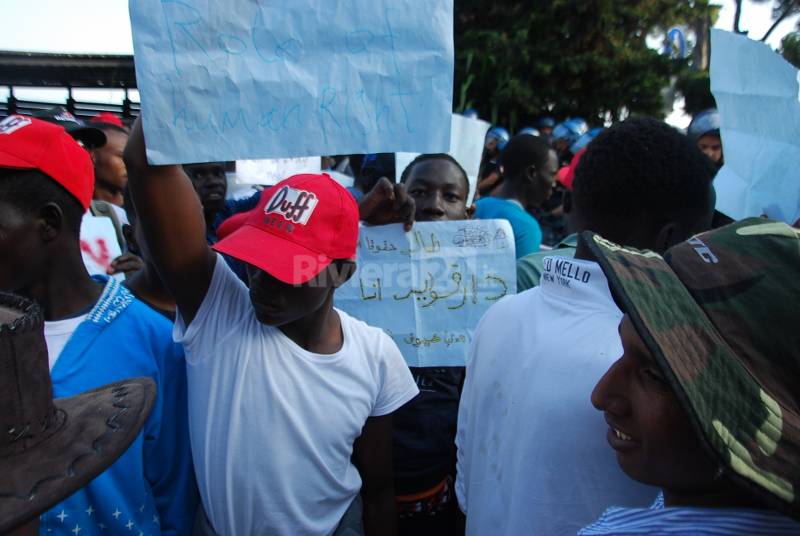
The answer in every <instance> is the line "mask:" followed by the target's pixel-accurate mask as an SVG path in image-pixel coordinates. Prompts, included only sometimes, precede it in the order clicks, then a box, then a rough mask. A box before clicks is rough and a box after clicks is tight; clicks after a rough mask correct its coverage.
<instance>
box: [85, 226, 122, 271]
mask: <svg viewBox="0 0 800 536" xmlns="http://www.w3.org/2000/svg"><path fill="white" fill-rule="evenodd" d="M80 247H81V256H82V257H83V264H84V265H85V266H86V270H87V271H88V272H89V275H97V274H101V275H106V270H107V269H108V267H109V266H110V265H111V261H113V260H114V259H116V258H117V257H119V256H120V255H121V254H122V250H121V249H120V247H119V242H118V241H117V233H116V231H115V230H114V224H113V223H112V222H111V218H106V217H96V216H92V215H91V214H90V213H88V212H87V213H86V214H84V215H83V220H81V237H80ZM115 277H116V278H117V279H119V280H120V281H122V280H123V279H125V274H118V275H116V276H115Z"/></svg>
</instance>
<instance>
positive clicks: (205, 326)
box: [172, 254, 253, 363]
mask: <svg viewBox="0 0 800 536" xmlns="http://www.w3.org/2000/svg"><path fill="white" fill-rule="evenodd" d="M252 314H253V306H252V305H251V303H250V293H249V291H248V290H247V287H246V286H245V284H244V283H243V282H242V281H241V279H239V278H238V277H237V276H236V274H235V273H234V272H233V270H231V269H230V267H229V266H228V263H227V262H225V259H223V258H222V256H221V255H220V254H217V261H216V264H215V265H214V275H213V276H212V277H211V283H210V284H209V286H208V292H206V296H205V298H204V299H203V303H202V304H200V308H199V309H198V310H197V314H196V315H195V317H194V320H192V323H191V324H189V326H186V324H185V322H184V320H183V317H182V316H181V314H180V311H178V314H177V317H176V318H175V327H174V329H173V332H172V337H173V339H174V340H175V342H178V343H181V344H183V346H184V348H185V349H186V361H187V362H190V363H193V362H194V363H196V362H197V361H199V360H201V359H202V358H203V357H205V356H206V355H211V354H214V353H215V352H213V351H210V350H211V349H212V348H214V347H215V346H217V345H218V344H219V343H220V341H222V340H224V339H225V338H226V337H227V336H229V335H230V334H231V333H233V332H235V330H236V327H237V326H240V325H241V322H242V320H243V319H244V318H245V317H246V316H247V315H252Z"/></svg>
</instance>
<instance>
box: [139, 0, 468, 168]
mask: <svg viewBox="0 0 800 536" xmlns="http://www.w3.org/2000/svg"><path fill="white" fill-rule="evenodd" d="M130 11H131V23H132V27H133V40H134V50H135V55H136V75H137V80H138V83H139V91H140V93H141V98H142V111H143V117H144V127H145V136H146V139H147V149H148V158H149V159H150V160H151V162H153V163H156V164H166V163H177V162H181V163H184V162H201V161H211V160H240V159H256V158H279V157H280V158H283V157H293V156H316V155H320V154H348V153H374V152H394V151H416V152H442V151H445V150H446V149H447V148H448V147H449V135H450V132H449V125H450V112H451V110H452V92H453V0H372V1H369V2H363V1H361V2H357V1H355V0H349V1H348V0H344V1H342V0H293V1H292V2H278V1H277V0H227V1H225V2H214V1H211V0H183V1H179V0H137V1H136V2H131V3H130ZM432 124H441V125H444V128H441V129H440V128H435V129H434V128H429V127H430V125H432Z"/></svg>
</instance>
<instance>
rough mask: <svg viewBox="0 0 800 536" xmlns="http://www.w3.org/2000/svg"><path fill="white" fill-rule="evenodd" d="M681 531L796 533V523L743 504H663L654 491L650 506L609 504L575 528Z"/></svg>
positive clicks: (594, 533)
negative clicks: (638, 506) (591, 518)
mask: <svg viewBox="0 0 800 536" xmlns="http://www.w3.org/2000/svg"><path fill="white" fill-rule="evenodd" d="M639 534H642V535H644V534H647V535H648V536H667V535H670V536H672V535H679V534H680V535H684V534H691V535H692V536H729V535H737V534H738V535H745V534H746V535H748V536H749V535H752V534H758V535H759V536H772V535H784V534H794V535H797V534H800V523H798V522H797V521H794V520H793V519H791V518H790V517H787V516H785V515H783V514H780V513H779V512H775V511H772V510H756V509H745V508H692V507H684V506H681V507H671V508H664V495H663V494H662V493H659V494H658V497H657V498H656V501H655V502H654V503H653V505H652V506H650V508H622V507H616V506H615V507H613V508H609V509H608V510H606V511H605V512H604V513H603V515H602V516H600V519H598V520H597V521H595V522H594V523H592V524H591V525H589V526H587V527H584V528H583V529H581V530H580V531H579V532H578V536H598V535H603V536H609V535H617V536H623V535H624V536H633V535H639Z"/></svg>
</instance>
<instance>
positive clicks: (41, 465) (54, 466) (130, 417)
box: [0, 378, 156, 534]
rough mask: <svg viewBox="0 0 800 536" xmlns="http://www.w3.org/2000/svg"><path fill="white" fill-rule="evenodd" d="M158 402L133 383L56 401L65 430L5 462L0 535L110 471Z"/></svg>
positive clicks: (147, 383) (146, 383) (151, 385)
mask: <svg viewBox="0 0 800 536" xmlns="http://www.w3.org/2000/svg"><path fill="white" fill-rule="evenodd" d="M155 399H156V386H155V382H154V381H153V380H152V379H151V378H132V379H128V380H123V381H119V382H115V383H112V384H109V385H105V386H103V387H100V388H98V389H94V390H92V391H87V392H85V393H82V394H80V395H77V396H73V397H69V398H60V399H56V400H54V401H53V402H54V404H55V406H56V409H57V411H58V413H59V414H60V416H59V420H58V421H57V422H59V423H60V426H61V428H59V429H58V431H56V432H55V433H54V434H53V435H52V436H51V437H49V438H47V439H46V440H44V441H42V442H41V443H40V444H38V445H36V446H34V447H31V448H30V449H27V450H25V451H23V452H22V453H20V454H16V455H12V456H9V457H6V458H4V459H3V460H2V474H3V478H2V481H0V498H2V500H0V534H5V533H6V532H7V531H10V530H11V529H13V528H15V527H18V526H20V525H22V524H24V523H26V522H27V521H29V520H30V519H33V518H34V517H36V516H38V515H39V514H40V513H43V512H45V511H47V510H48V509H49V508H52V507H53V506H55V505H56V504H58V503H59V502H60V501H62V500H64V499H65V498H67V497H69V496H70V495H72V494H73V493H75V492H76V491H77V490H79V489H80V488H82V487H84V486H85V485H86V484H88V483H89V482H91V481H92V480H93V479H94V478H95V477H97V476H98V475H99V474H100V473H102V472H103V471H105V470H106V469H107V468H108V467H109V466H111V465H112V464H113V463H114V462H115V461H116V460H117V458H119V457H120V456H121V455H122V454H123V453H124V452H125V450H127V448H128V447H129V446H130V444H131V443H132V442H133V441H134V439H136V436H137V435H138V434H139V430H140V429H141V428H142V426H143V425H144V422H145V420H146V419H147V416H148V415H149V414H150V410H151V409H152V407H153V403H154V402H155Z"/></svg>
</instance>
